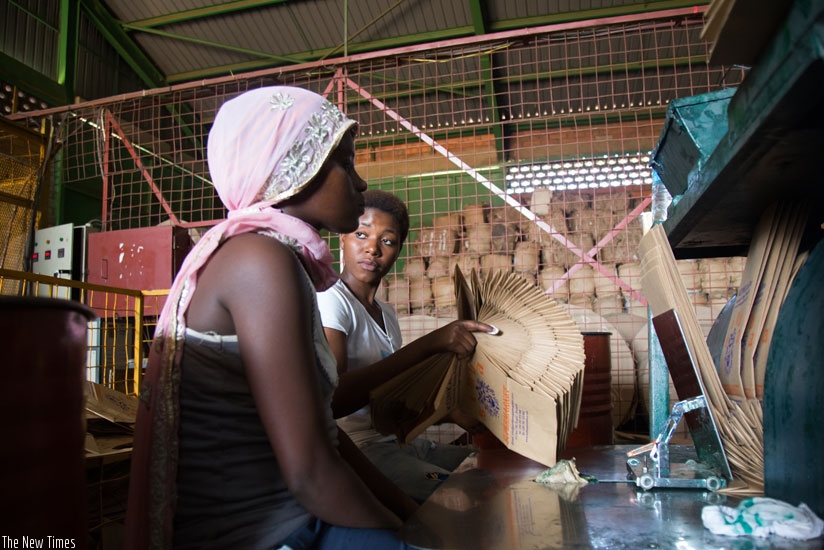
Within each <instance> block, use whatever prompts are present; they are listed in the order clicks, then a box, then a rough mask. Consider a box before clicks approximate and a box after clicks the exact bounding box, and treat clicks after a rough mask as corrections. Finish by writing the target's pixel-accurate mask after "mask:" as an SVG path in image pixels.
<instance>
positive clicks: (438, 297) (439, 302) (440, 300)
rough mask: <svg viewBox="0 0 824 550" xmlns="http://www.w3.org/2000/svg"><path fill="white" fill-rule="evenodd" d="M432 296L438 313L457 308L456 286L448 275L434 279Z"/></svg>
mask: <svg viewBox="0 0 824 550" xmlns="http://www.w3.org/2000/svg"><path fill="white" fill-rule="evenodd" d="M432 296H433V298H434V300H435V309H436V310H438V311H448V310H450V309H452V308H453V307H455V284H454V283H453V282H452V277H450V276H449V275H446V276H443V277H438V278H436V279H433V280H432Z"/></svg>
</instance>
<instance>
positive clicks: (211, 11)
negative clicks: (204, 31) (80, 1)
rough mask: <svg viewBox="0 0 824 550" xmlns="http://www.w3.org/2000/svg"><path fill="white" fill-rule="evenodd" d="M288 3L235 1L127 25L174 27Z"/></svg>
mask: <svg viewBox="0 0 824 550" xmlns="http://www.w3.org/2000/svg"><path fill="white" fill-rule="evenodd" d="M290 1H293V0H235V1H234V2H222V3H219V4H215V5H213V6H205V7H202V8H195V9H191V10H184V11H179V12H175V13H169V14H166V15H158V16H157V17H149V18H147V19H140V20H138V21H132V22H131V23H129V25H130V26H132V27H135V28H139V29H150V28H153V27H163V26H165V25H174V24H176V23H184V22H186V21H192V20H196V19H205V18H208V17H215V16H217V15H227V14H231V13H236V12H239V11H245V10H251V9H255V8H265V7H268V6H272V5H275V4H286V3H288V2H290Z"/></svg>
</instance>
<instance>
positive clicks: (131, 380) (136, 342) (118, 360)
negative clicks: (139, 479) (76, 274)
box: [0, 269, 168, 395]
mask: <svg viewBox="0 0 824 550" xmlns="http://www.w3.org/2000/svg"><path fill="white" fill-rule="evenodd" d="M167 294H168V290H150V291H140V290H130V289H125V288H117V287H110V286H104V285H97V284H90V283H83V282H79V281H73V280H69V279H60V278H56V277H49V276H46V275H36V274H33V273H27V272H24V271H13V270H9V269H0V295H4V296H39V297H48V298H59V299H66V300H74V301H77V302H80V303H82V304H84V305H86V306H88V307H90V308H91V309H92V310H93V311H94V313H95V314H96V315H97V318H96V319H94V320H92V321H89V324H88V333H87V338H88V340H87V342H88V345H87V351H86V379H87V380H90V381H92V382H96V383H98V384H101V385H104V386H106V387H109V388H112V389H114V390H117V391H120V392H123V393H125V394H127V395H137V394H138V393H139V392H140V385H141V379H142V376H143V370H144V367H145V361H144V359H145V358H147V357H148V354H149V349H150V346H151V339H152V335H153V333H154V327H155V325H156V322H157V320H156V318H155V317H146V316H144V311H155V312H156V311H160V309H161V308H162V302H163V301H164V300H165V296H166V295H167ZM147 306H148V307H147Z"/></svg>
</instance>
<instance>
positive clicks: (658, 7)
mask: <svg viewBox="0 0 824 550" xmlns="http://www.w3.org/2000/svg"><path fill="white" fill-rule="evenodd" d="M709 3H710V2H709V0H657V1H656V0H652V1H650V2H639V3H636V4H628V5H624V6H612V7H609V8H598V9H589V10H580V11H572V12H565V13H558V14H553V15H544V16H541V17H523V18H518V19H507V20H505V21H497V22H490V23H489V25H488V29H487V32H501V31H508V30H512V29H522V28H524V27H542V26H544V25H554V24H557V23H568V22H570V21H585V20H587V19H601V18H605V17H619V16H622V15H634V14H638V13H648V12H651V11H662V10H673V9H679V8H688V7H693V6H699V5H706V4H709Z"/></svg>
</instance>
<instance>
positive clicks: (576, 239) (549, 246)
mask: <svg viewBox="0 0 824 550" xmlns="http://www.w3.org/2000/svg"><path fill="white" fill-rule="evenodd" d="M566 238H567V240H568V241H569V242H570V243H572V245H574V246H576V247H578V248H580V249H581V251H582V252H588V251H589V250H590V249H591V248H592V247H593V246H595V238H594V237H593V236H592V233H570V234H568V235H567V236H566ZM541 254H542V256H543V259H544V262H547V263H549V264H551V265H563V266H571V265H573V264H575V263H577V262H578V260H580V259H581V258H580V256H578V255H577V254H575V253H574V252H572V251H571V250H570V249H569V248H567V246H566V245H565V244H563V243H561V242H560V241H558V240H556V239H552V240H551V241H549V242H546V243H544V244H543V245H542V246H541Z"/></svg>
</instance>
